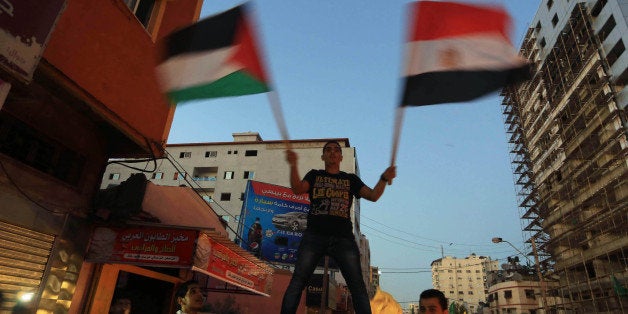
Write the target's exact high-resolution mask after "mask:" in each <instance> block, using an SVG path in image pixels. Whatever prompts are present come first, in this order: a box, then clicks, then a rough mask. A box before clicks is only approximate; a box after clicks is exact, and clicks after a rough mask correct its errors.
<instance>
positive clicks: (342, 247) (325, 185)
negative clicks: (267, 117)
mask: <svg viewBox="0 0 628 314" xmlns="http://www.w3.org/2000/svg"><path fill="white" fill-rule="evenodd" d="M321 159H322V160H323V162H324V163H325V170H310V171H309V172H308V173H307V174H306V175H305V177H304V178H303V179H301V177H300V176H299V171H298V167H297V161H298V156H297V154H296V153H295V152H294V151H292V150H287V151H286V160H287V161H288V164H289V165H290V185H291V188H292V191H293V192H294V194H297V195H298V194H303V193H306V192H307V193H309V196H310V203H311V205H310V211H309V213H308V218H307V229H306V230H305V232H304V234H303V239H302V240H301V244H300V245H299V251H298V253H297V254H298V255H297V261H296V263H295V268H294V273H293V274H292V279H291V280H290V283H289V284H288V288H287V289H286V292H285V294H284V297H283V303H282V305H281V313H282V314H294V313H295V312H296V310H297V307H298V306H299V301H300V299H301V293H302V292H303V289H304V288H305V285H306V284H307V281H308V279H309V278H310V276H311V275H312V273H314V270H315V269H316V266H317V265H318V262H319V261H320V259H321V258H322V257H323V256H325V255H329V256H330V257H332V258H333V259H334V260H335V261H336V263H337V264H338V267H339V268H340V272H341V273H342V276H343V277H344V278H345V280H346V282H347V286H348V288H349V291H350V292H351V297H352V300H353V308H354V309H355V311H356V313H357V314H371V307H370V303H369V297H368V293H367V290H366V285H365V283H364V280H363V278H362V269H361V266H360V250H359V248H358V246H357V244H356V242H355V238H354V235H353V225H352V222H351V205H352V204H353V198H354V197H358V198H360V197H361V198H364V199H366V200H369V201H372V202H375V201H377V200H378V199H379V198H380V196H382V194H383V193H384V189H385V188H386V184H387V183H388V182H390V181H391V180H392V179H394V178H395V176H396V168H395V166H390V167H388V168H387V169H386V170H385V171H384V172H383V173H382V175H381V176H380V179H379V181H378V182H377V184H376V185H375V187H373V189H371V188H369V187H368V186H366V185H365V184H364V182H362V180H361V179H360V178H359V177H358V176H357V175H355V174H350V173H346V172H343V171H340V162H341V161H342V147H341V146H340V144H339V143H338V142H336V141H329V142H327V143H326V144H325V145H324V146H323V155H322V156H321Z"/></svg>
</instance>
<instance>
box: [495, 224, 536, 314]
mask: <svg viewBox="0 0 628 314" xmlns="http://www.w3.org/2000/svg"><path fill="white" fill-rule="evenodd" d="M530 240H531V242H532V249H533V252H534V260H535V263H534V265H535V266H536V274H537V275H538V277H539V283H540V285H541V297H542V302H541V303H542V304H541V308H542V309H543V310H544V311H545V306H546V305H547V294H546V292H547V287H546V286H545V280H543V275H542V274H541V267H540V265H539V258H538V255H536V246H535V243H536V242H535V241H536V239H535V237H532V239H530ZM491 241H492V242H493V243H501V242H506V243H508V245H510V246H512V248H513V249H515V250H517V252H519V254H521V255H522V256H523V257H525V258H526V259H527V260H528V263H529V264H528V265H530V264H532V261H530V258H528V256H527V255H525V254H523V252H521V251H520V250H519V249H518V248H517V247H515V246H514V245H512V243H510V242H508V241H506V240H504V239H502V238H499V237H495V238H492V239H491Z"/></svg>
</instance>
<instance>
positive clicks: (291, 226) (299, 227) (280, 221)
mask: <svg viewBox="0 0 628 314" xmlns="http://www.w3.org/2000/svg"><path fill="white" fill-rule="evenodd" d="M273 225H275V227H277V229H282V230H289V231H298V232H301V231H305V228H306V227H307V213H304V212H289V213H285V214H277V215H275V216H273Z"/></svg>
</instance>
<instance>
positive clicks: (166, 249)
mask: <svg viewBox="0 0 628 314" xmlns="http://www.w3.org/2000/svg"><path fill="white" fill-rule="evenodd" d="M198 234H199V231H197V230H188V229H171V228H154V227H131V228H112V227H98V228H96V230H95V231H94V234H93V236H92V241H91V243H90V247H89V251H88V253H87V257H86V260H87V261H89V262H95V263H131V264H135V265H148V266H160V267H190V265H191V264H192V259H193V256H194V246H195V244H194V243H195V241H196V238H197V237H198Z"/></svg>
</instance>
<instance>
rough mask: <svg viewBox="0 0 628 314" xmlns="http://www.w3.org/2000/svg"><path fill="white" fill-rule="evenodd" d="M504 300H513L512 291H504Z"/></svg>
mask: <svg viewBox="0 0 628 314" xmlns="http://www.w3.org/2000/svg"><path fill="white" fill-rule="evenodd" d="M504 298H506V299H511V298H512V290H505V291H504Z"/></svg>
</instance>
